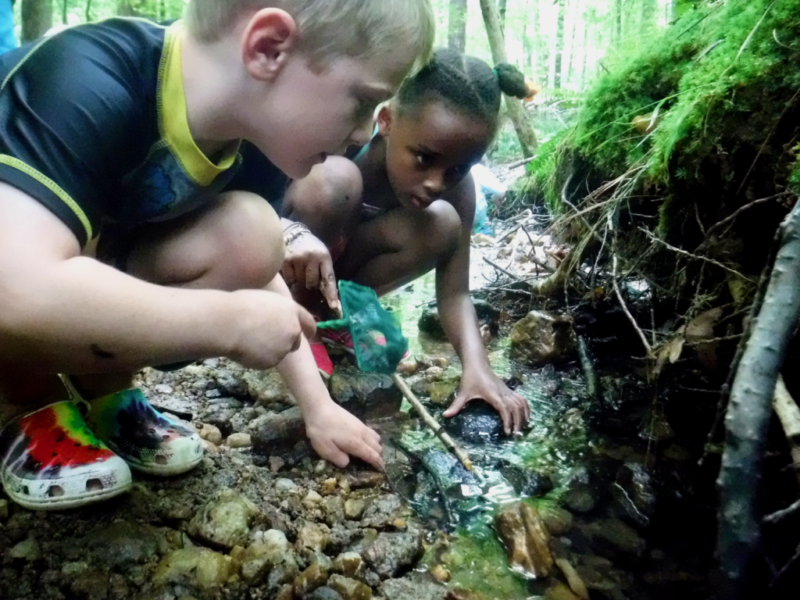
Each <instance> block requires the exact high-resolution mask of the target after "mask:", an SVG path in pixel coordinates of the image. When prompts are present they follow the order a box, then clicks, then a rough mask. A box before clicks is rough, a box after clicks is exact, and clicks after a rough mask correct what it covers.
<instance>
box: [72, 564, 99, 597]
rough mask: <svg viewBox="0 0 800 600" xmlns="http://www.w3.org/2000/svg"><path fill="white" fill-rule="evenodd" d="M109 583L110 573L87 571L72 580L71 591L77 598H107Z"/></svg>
mask: <svg viewBox="0 0 800 600" xmlns="http://www.w3.org/2000/svg"><path fill="white" fill-rule="evenodd" d="M108 584H109V577H108V573H103V572H101V571H86V572H84V573H81V574H80V575H79V576H78V577H76V578H75V579H74V580H73V581H72V583H71V584H70V586H69V591H70V592H71V594H72V597H73V598H75V599H76V600H77V599H80V600H106V599H107V598H108Z"/></svg>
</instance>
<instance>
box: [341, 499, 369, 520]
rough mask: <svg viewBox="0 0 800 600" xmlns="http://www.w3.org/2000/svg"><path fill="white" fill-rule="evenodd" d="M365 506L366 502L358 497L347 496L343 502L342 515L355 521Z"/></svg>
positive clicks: (362, 512)
mask: <svg viewBox="0 0 800 600" xmlns="http://www.w3.org/2000/svg"><path fill="white" fill-rule="evenodd" d="M366 508H367V505H366V503H365V502H364V501H363V500H361V499H360V498H349V499H348V500H347V501H345V503H344V516H345V517H346V518H348V519H349V520H351V521H355V520H357V519H360V518H361V516H362V515H363V514H364V510H366Z"/></svg>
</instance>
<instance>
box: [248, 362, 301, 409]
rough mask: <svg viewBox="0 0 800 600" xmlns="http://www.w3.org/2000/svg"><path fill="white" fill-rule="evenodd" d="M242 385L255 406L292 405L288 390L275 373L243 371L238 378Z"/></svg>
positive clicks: (292, 399)
mask: <svg viewBox="0 0 800 600" xmlns="http://www.w3.org/2000/svg"><path fill="white" fill-rule="evenodd" d="M239 377H240V380H241V382H242V383H243V384H244V387H245V393H246V394H247V396H249V397H250V398H252V399H253V400H254V401H255V403H256V404H260V405H263V406H269V405H271V404H276V403H284V404H294V398H293V397H292V394H291V392H290V391H289V388H288V387H287V386H286V383H284V381H283V379H282V378H281V376H280V375H279V374H278V372H277V371H275V370H274V369H271V370H269V371H261V370H254V369H244V370H243V372H242V373H241V375H240V376H239Z"/></svg>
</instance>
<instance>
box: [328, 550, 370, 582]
mask: <svg viewBox="0 0 800 600" xmlns="http://www.w3.org/2000/svg"><path fill="white" fill-rule="evenodd" d="M363 568H364V560H363V559H362V558H361V555H360V554H359V553H358V552H343V553H342V554H340V555H339V556H337V557H336V560H334V561H333V570H334V571H335V572H336V573H340V574H342V575H344V576H345V577H350V578H354V577H357V576H358V575H360V574H361V571H362V570H363Z"/></svg>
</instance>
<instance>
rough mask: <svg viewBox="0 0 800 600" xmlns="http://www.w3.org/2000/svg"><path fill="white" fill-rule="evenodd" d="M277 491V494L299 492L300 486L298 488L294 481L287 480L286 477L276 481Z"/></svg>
mask: <svg viewBox="0 0 800 600" xmlns="http://www.w3.org/2000/svg"><path fill="white" fill-rule="evenodd" d="M275 491H276V492H289V493H292V492H299V491H300V486H298V485H297V484H296V483H295V482H294V481H292V480H291V479H286V478H285V477H281V478H280V479H276V480H275Z"/></svg>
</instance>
